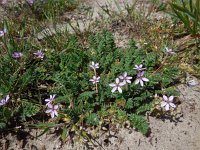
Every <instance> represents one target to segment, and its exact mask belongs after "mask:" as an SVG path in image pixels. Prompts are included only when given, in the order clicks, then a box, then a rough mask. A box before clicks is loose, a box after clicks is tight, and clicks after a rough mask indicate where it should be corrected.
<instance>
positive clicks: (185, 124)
mask: <svg viewBox="0 0 200 150" xmlns="http://www.w3.org/2000/svg"><path fill="white" fill-rule="evenodd" d="M110 1H111V3H112V4H111V6H113V7H112V8H115V6H114V3H113V1H112V0H110ZM99 3H100V4H101V5H104V4H105V0H103V1H102V0H100V1H99ZM85 5H87V6H89V7H92V8H94V9H95V13H94V17H93V18H96V17H97V18H99V14H101V13H102V12H100V10H101V9H99V5H98V4H97V3H95V1H88V2H87V3H85ZM121 7H123V6H121ZM119 30H120V29H119ZM114 35H115V37H116V43H117V44H118V46H119V47H121V46H124V45H125V44H126V42H127V38H128V37H127V35H125V34H124V35H123V36H121V33H119V32H116V33H114ZM123 40H124V41H123ZM120 42H121V43H120ZM177 89H178V90H179V91H180V93H181V96H180V98H179V99H180V102H181V104H180V105H179V108H180V110H181V111H180V116H179V119H178V120H176V121H171V120H169V119H165V120H163V119H157V118H155V117H150V118H149V122H150V127H151V132H152V133H151V134H150V136H149V137H144V136H143V135H142V134H141V133H139V132H137V131H135V130H134V129H130V128H129V129H127V128H124V127H122V126H120V125H119V126H117V127H116V128H113V129H110V132H105V133H104V132H103V131H101V133H99V135H100V137H99V138H98V139H96V140H97V141H98V143H99V144H100V145H101V146H100V145H99V144H97V143H96V142H94V143H95V144H96V146H94V145H93V144H91V143H90V142H89V143H88V142H86V144H79V143H75V144H74V146H72V142H71V141H70V140H69V141H68V142H67V143H62V142H61V141H60V139H59V138H60V137H59V136H57V135H56V134H55V133H54V130H52V131H50V132H48V133H47V134H44V135H42V136H41V137H39V138H37V139H36V138H34V137H35V136H36V135H38V134H39V133H41V131H39V130H29V129H25V130H24V132H20V133H18V134H13V133H8V134H7V135H5V136H4V135H1V140H0V150H22V149H23V150H75V149H78V150H83V149H86V150H87V149H98V150H100V149H106V150H168V149H170V150H200V85H197V86H195V87H189V86H187V85H186V84H181V85H178V86H177ZM28 133H29V134H30V135H28Z"/></svg>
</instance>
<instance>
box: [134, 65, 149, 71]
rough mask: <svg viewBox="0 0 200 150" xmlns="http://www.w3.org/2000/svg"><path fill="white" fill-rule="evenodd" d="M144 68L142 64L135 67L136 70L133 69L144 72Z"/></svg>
mask: <svg viewBox="0 0 200 150" xmlns="http://www.w3.org/2000/svg"><path fill="white" fill-rule="evenodd" d="M142 67H143V65H142V64H140V65H135V68H133V69H136V70H137V71H143V70H145V69H146V68H142Z"/></svg>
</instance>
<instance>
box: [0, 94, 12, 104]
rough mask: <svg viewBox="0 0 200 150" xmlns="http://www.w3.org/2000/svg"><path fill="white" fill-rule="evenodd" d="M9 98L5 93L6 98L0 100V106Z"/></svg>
mask: <svg viewBox="0 0 200 150" xmlns="http://www.w3.org/2000/svg"><path fill="white" fill-rule="evenodd" d="M9 99H10V96H9V95H6V98H4V99H2V100H1V101H0V106H2V105H5V104H6V103H7V102H8V100H9Z"/></svg>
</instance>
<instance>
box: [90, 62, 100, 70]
mask: <svg viewBox="0 0 200 150" xmlns="http://www.w3.org/2000/svg"><path fill="white" fill-rule="evenodd" d="M90 67H91V68H92V69H94V70H96V69H97V68H99V63H96V64H95V63H94V62H93V61H92V64H91V65H90Z"/></svg>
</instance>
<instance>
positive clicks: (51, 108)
mask: <svg viewBox="0 0 200 150" xmlns="http://www.w3.org/2000/svg"><path fill="white" fill-rule="evenodd" d="M55 97H56V95H55V94H54V95H50V97H49V98H47V99H45V102H47V103H46V105H47V107H48V108H47V110H46V113H50V114H51V118H54V117H55V116H58V112H57V110H58V105H54V104H53V101H54V100H55Z"/></svg>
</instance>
